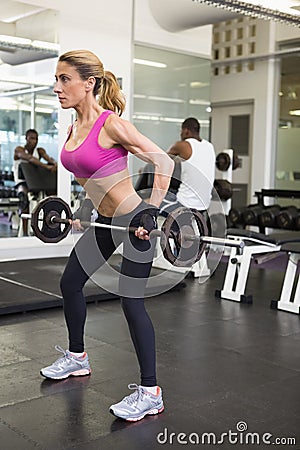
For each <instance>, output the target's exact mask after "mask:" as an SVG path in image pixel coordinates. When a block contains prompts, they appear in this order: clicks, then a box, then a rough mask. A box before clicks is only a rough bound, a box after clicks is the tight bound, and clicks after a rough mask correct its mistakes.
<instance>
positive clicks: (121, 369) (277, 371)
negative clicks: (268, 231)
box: [0, 263, 300, 450]
mask: <svg viewBox="0 0 300 450" xmlns="http://www.w3.org/2000/svg"><path fill="white" fill-rule="evenodd" d="M224 269H225V265H224V264H223V263H221V264H220V265H219V267H218V269H217V271H216V273H215V274H214V276H212V277H211V278H210V279H209V280H208V281H206V282H205V283H204V284H199V283H198V279H191V278H188V279H186V280H185V283H186V287H185V288H183V289H181V290H178V291H172V292H166V293H164V294H162V295H159V296H155V297H152V298H148V299H147V300H146V302H147V308H148V311H149V313H150V315H151V317H152V319H153V322H154V325H155V328H156V336H157V365H158V379H159V383H160V385H161V386H162V388H163V391H164V402H165V411H164V413H163V414H161V415H159V416H153V417H147V418H145V419H144V420H142V421H141V422H137V423H126V422H123V421H121V420H119V419H117V418H115V417H113V416H112V415H110V414H109V412H108V408H109V405H110V404H111V403H114V402H116V401H119V400H120V399H121V398H122V397H123V396H124V395H127V394H128V393H130V391H128V390H127V384H128V383H132V382H138V381H139V374H138V369H137V363H136V358H135V354H134V352H133V349H132V345H131V341H130V338H129V334H128V330H127V327H126V323H125V320H124V318H123V315H122V313H121V309H120V304H119V301H118V300H116V299H114V300H107V301H101V302H98V303H96V304H95V303H90V304H89V305H88V319H87V325H86V349H87V351H88V353H89V356H90V360H91V364H92V374H91V376H90V377H82V378H72V379H67V380H64V381H59V382H51V381H47V380H45V379H43V378H42V377H41V376H40V375H39V370H40V368H41V367H43V366H45V365H47V364H49V363H50V362H52V361H53V360H54V358H56V357H57V356H58V355H57V352H56V351H55V349H54V346H55V345H56V344H59V345H61V346H63V347H66V345H67V335H66V329H65V324H64V319H63V314H62V309H61V308H51V309H42V310H38V311H29V312H27V313H26V314H24V313H23V314H10V315H2V316H1V317H0V325H1V326H0V337H1V347H0V379H1V391H0V392H1V395H0V436H1V444H0V448H1V449H2V448H3V450H36V449H44V450H63V449H76V450H102V449H103V450H110V449H114V450H140V449H143V450H152V449H159V448H170V449H173V448H174V449H175V448H176V449H180V448H203V449H209V448H218V449H231V448H238V449H239V448H247V447H248V446H249V448H252V449H254V448H255V449H260V448H267V444H268V443H270V444H273V443H274V446H275V448H276V446H277V448H294V449H300V427H299V424H300V401H299V392H300V352H299V346H300V326H299V325H300V322H299V316H297V315H294V314H290V313H286V312H283V311H277V310H271V309H270V300H271V299H277V298H278V296H279V292H280V288H281V283H282V280H283V276H284V272H283V269H282V270H280V269H278V270H271V269H270V268H269V269H259V268H256V267H253V268H252V269H251V272H250V277H249V283H248V286H247V292H249V293H252V294H253V297H254V303H253V304H252V305H247V304H240V303H235V302H230V301H226V300H221V301H220V300H216V299H215V298H214V292H215V289H220V288H221V287H222V282H223V279H224ZM11 276H12V275H11ZM45 286H48V285H43V288H45ZM10 289H11V293H10V295H11V298H13V297H14V296H15V294H16V292H17V287H16V286H14V285H11V286H10ZM51 289H52V290H53V291H52V292H58V290H56V289H57V287H55V286H54V283H53V282H52V286H51ZM92 289H94V288H93V286H91V290H92ZM26 295H27V298H29V297H30V295H31V292H27V294H26ZM292 439H295V440H296V443H295V444H294V441H292ZM279 442H280V443H281V445H279ZM247 443H248V444H247ZM275 444H277V445H275Z"/></svg>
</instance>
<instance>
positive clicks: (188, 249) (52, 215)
mask: <svg viewBox="0 0 300 450" xmlns="http://www.w3.org/2000/svg"><path fill="white" fill-rule="evenodd" d="M21 217H22V218H23V219H30V220H31V227H32V229H33V232H34V235H35V236H36V237H37V238H38V239H40V240H41V241H42V242H46V243H56V242H59V241H61V240H62V239H64V238H65V237H66V236H67V235H68V233H69V231H70V230H71V228H72V222H71V223H70V220H71V221H72V211H71V208H70V206H69V205H68V204H67V203H66V202H65V201H64V200H63V199H61V198H59V197H55V196H50V197H46V198H44V199H43V200H42V201H40V202H39V203H38V204H37V205H36V207H35V208H34V209H33V211H32V213H31V214H21ZM81 225H82V226H83V227H95V228H108V229H110V230H111V231H118V232H125V233H134V232H135V230H136V228H135V227H123V226H118V225H108V224H103V223H98V222H81ZM195 228H196V231H195ZM175 230H178V231H175ZM196 233H198V234H196ZM207 233H208V230H207V225H206V221H205V219H204V217H203V215H202V214H201V213H200V212H199V211H196V210H191V209H189V208H185V207H180V208H177V209H176V210H174V211H172V212H171V213H170V214H169V215H168V217H167V218H166V219H165V221H164V222H163V224H162V226H161V230H153V231H151V233H150V238H155V237H160V246H161V249H162V252H163V255H164V257H165V258H166V260H167V261H169V262H170V263H171V264H172V265H174V266H177V267H188V266H191V265H193V264H195V263H196V262H197V261H199V260H200V258H201V256H202V254H203V252H204V251H205V248H206V245H207V244H215V245H221V246H230V247H237V248H239V249H240V250H241V251H242V249H243V247H244V245H245V244H244V242H243V241H237V240H234V239H225V238H217V237H212V236H208V234H207Z"/></svg>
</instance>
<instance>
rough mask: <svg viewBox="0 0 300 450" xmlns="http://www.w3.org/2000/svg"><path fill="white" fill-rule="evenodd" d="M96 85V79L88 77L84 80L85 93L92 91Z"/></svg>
mask: <svg viewBox="0 0 300 450" xmlns="http://www.w3.org/2000/svg"><path fill="white" fill-rule="evenodd" d="M95 83H96V78H95V77H89V78H88V79H87V80H86V90H87V91H92V90H93V89H94V86H95Z"/></svg>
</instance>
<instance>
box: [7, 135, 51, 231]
mask: <svg viewBox="0 0 300 450" xmlns="http://www.w3.org/2000/svg"><path fill="white" fill-rule="evenodd" d="M25 139H26V144H25V145H24V147H22V146H20V145H19V146H18V147H16V148H15V152H14V181H15V185H16V190H17V195H18V197H19V200H20V208H19V212H20V214H23V213H26V214H28V213H29V199H28V186H27V184H26V181H25V178H24V175H23V173H22V170H21V167H20V164H21V163H29V164H33V165H35V166H38V167H43V168H44V169H46V170H49V171H50V172H55V171H56V170H57V163H56V161H55V160H54V159H53V158H51V156H49V155H48V154H47V152H46V150H45V149H44V148H42V147H37V144H38V132H37V131H36V130H34V129H29V130H27V131H26V133H25ZM42 160H44V161H45V162H43V161H42ZM22 224H23V235H24V236H28V219H22Z"/></svg>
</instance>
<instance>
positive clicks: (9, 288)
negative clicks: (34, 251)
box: [0, 255, 184, 315]
mask: <svg viewBox="0 0 300 450" xmlns="http://www.w3.org/2000/svg"><path fill="white" fill-rule="evenodd" d="M66 261H67V258H51V259H34V260H25V261H5V262H0V315H2V314H10V313H16V312H27V311H33V310H38V309H44V308H51V307H57V306H61V305H62V297H61V293H60V289H59V279H60V276H61V274H62V272H63V269H64V267H65V264H66ZM120 262H121V257H120V255H113V256H112V257H111V259H110V261H109V266H108V267H106V268H103V269H102V271H99V273H98V272H96V274H95V275H94V276H93V278H92V280H89V281H88V283H87V284H86V286H85V289H84V292H85V297H86V301H87V303H91V302H99V301H103V300H112V299H116V298H118V295H117V285H118V283H117V277H118V272H119V268H120ZM110 267H111V268H112V270H110ZM183 286H184V282H182V276H180V275H178V274H175V273H172V274H168V276H167V277H166V276H164V271H162V270H159V269H154V268H153V269H152V272H151V278H150V280H149V283H148V286H147V295H153V294H155V293H157V292H159V293H160V292H165V291H168V290H173V289H175V290H178V289H181V288H182V287H183Z"/></svg>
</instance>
